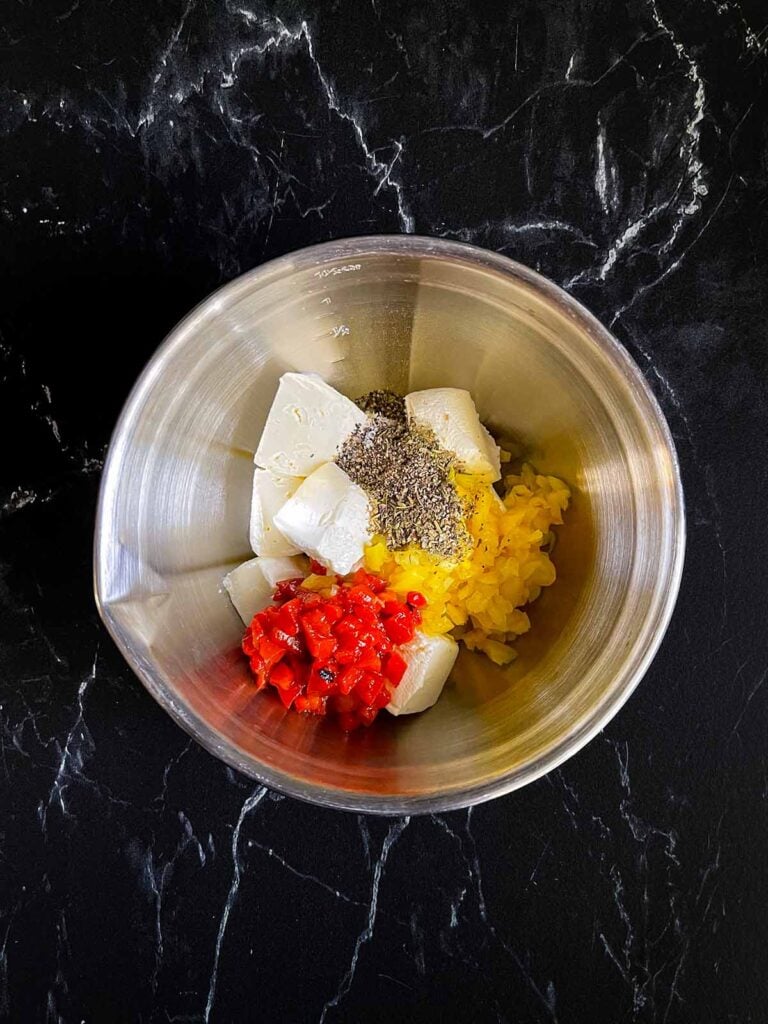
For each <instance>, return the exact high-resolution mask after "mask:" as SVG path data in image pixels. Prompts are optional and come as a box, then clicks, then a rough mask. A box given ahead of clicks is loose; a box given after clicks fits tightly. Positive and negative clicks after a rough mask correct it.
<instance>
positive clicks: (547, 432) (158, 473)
mask: <svg viewBox="0 0 768 1024" xmlns="http://www.w3.org/2000/svg"><path fill="white" fill-rule="evenodd" d="M286 370H312V371H316V372H318V373H320V374H322V376H323V377H324V378H325V379H326V380H327V381H328V382H329V383H331V384H332V385H333V386H334V387H337V388H339V389H340V390H341V391H343V392H345V393H346V394H347V395H349V396H351V397H356V396H357V395H360V394H363V393H364V392H366V391H369V390H371V389H373V388H392V389H393V390H396V391H400V392H406V391H409V390H415V389H418V388H425V387H433V386H457V387H462V388H468V389H469V390H470V391H471V392H472V394H473V396H474V398H475V401H476V403H477V406H478V409H479V411H480V414H481V417H482V418H483V420H484V421H485V422H486V424H487V425H488V426H489V427H490V428H491V429H492V430H493V431H494V433H495V434H496V435H497V436H498V437H500V438H502V439H504V440H505V441H507V442H508V443H510V444H514V445H515V446H516V450H517V451H519V452H520V453H521V454H522V455H523V456H524V457H525V458H526V459H527V460H530V461H531V462H532V463H533V464H534V465H535V466H536V468H537V469H538V470H539V471H541V472H544V473H551V474H554V475H558V476H561V477H563V478H564V479H565V480H566V481H567V482H568V483H569V485H570V486H571V488H572V491H573V504H572V507H571V509H570V511H569V512H568V514H567V519H566V525H565V526H564V527H561V528H560V532H559V539H558V544H557V547H556V550H555V553H554V561H555V563H556V566H557V571H558V581H557V583H556V584H555V586H553V587H552V588H550V589H549V590H545V591H544V593H543V595H542V597H541V598H540V599H539V600H538V601H537V602H535V604H534V605H533V606H532V607H531V609H530V614H531V619H532V623H533V628H532V630H531V632H530V633H529V634H528V635H527V636H526V637H524V638H522V639H521V640H520V641H519V644H518V650H519V659H518V660H517V662H515V663H514V665H513V666H511V667H510V668H509V669H507V670H501V669H498V668H495V667H494V666H493V665H492V664H491V663H490V662H488V661H487V660H486V659H485V658H484V657H482V656H480V655H475V654H470V653H469V652H466V651H462V654H461V656H460V659H459V661H458V663H457V666H456V669H455V671H454V674H453V677H452V681H451V682H450V683H449V685H448V687H447V688H446V690H445V692H444V694H443V696H442V697H441V699H440V701H439V702H438V704H437V705H436V706H435V707H434V708H433V709H432V710H431V711H429V712H428V713H425V714H422V715H416V716H413V717H410V718H403V719H399V720H394V719H390V718H389V716H387V715H382V716H380V718H379V720H377V722H376V724H375V725H374V727H373V728H372V729H369V730H362V731H359V732H358V733H355V734H352V735H350V736H346V735H345V734H344V733H342V732H340V731H339V730H338V729H337V728H336V727H335V726H334V725H333V724H332V723H330V722H326V721H324V720H321V719H314V718H310V717H304V716H299V715H296V714H294V713H286V712H285V711H284V710H283V708H282V706H281V705H280V704H279V702H278V701H277V700H276V699H273V697H272V695H270V694H259V695H254V693H253V690H252V687H251V686H250V684H249V678H248V674H247V671H246V664H245V661H244V659H243V658H242V657H241V656H240V654H239V641H240V638H241V635H242V631H243V628H242V624H241V622H240V620H239V618H238V616H237V615H236V613H235V611H234V609H233V608H232V607H231V605H230V603H229V600H228V598H227V596H226V594H225V592H224V591H223V589H222V586H221V581H222V577H223V576H224V574H225V573H226V572H227V571H229V570H230V569H231V568H233V567H234V566H235V565H237V564H238V563H239V562H241V561H244V560H245V559H246V558H249V557H252V554H251V552H250V548H249V544H248V519H249V503H250V489H251V479H252V472H253V463H252V455H253V451H254V449H255V447H256V445H257V443H258V439H259V436H260V432H261V429H262V427H263V424H264V421H265V418H266V414H267V411H268V409H269V406H270V404H271V401H272V398H273V395H274V392H275V388H276V385H277V380H278V378H279V376H280V375H281V374H282V373H283V372H285V371H286ZM681 545H682V536H681V499H680V490H679V480H678V475H677V468H676V463H675V457H674V451H673V449H672V446H671V441H670V439H669V435H668V432H667V430H666V426H665V424H664V422H663V418H662V417H661V413H660V412H659V410H658V407H657V406H656V404H655V402H654V401H653V399H652V397H651V396H650V394H649V392H648V390H647V388H646V387H645V385H644V383H643V381H642V378H641V376H640V374H639V373H638V371H637V370H636V368H635V367H634V365H633V364H631V363H630V361H629V360H628V358H627V357H626V355H625V354H624V352H623V350H622V349H620V348H619V347H618V345H617V344H616V343H615V342H614V341H613V340H612V339H611V337H610V336H609V335H608V334H607V332H605V331H604V329H602V328H601V327H600V326H599V325H598V324H597V323H596V322H595V321H594V320H593V319H592V318H591V317H590V316H589V315H588V314H587V313H586V312H585V311H583V310H581V309H580V307H578V306H577V305H576V304H575V303H573V302H572V301H571V300H569V299H568V298H567V297H566V296H565V295H564V294H563V293H562V292H560V291H559V290H558V289H556V288H554V286H551V285H549V284H548V283H547V282H545V281H543V280H542V279H541V278H539V277H537V275H535V274H533V273H531V272H529V271H526V270H525V269H524V268H520V267H518V266H517V265H515V264H512V263H510V261H507V260H504V259H503V258H500V257H496V256H493V255H492V254H489V253H485V252H482V251H481V250H475V249H472V248H470V247H466V246H460V245H453V244H451V243H435V242H434V241H431V240H426V239H423V240H419V239H386V238H381V239H372V240H351V241H349V242H344V243H335V244H332V245H329V246H320V247H317V248H316V249H314V250H305V251H304V252H302V253H299V254H297V255H296V256H294V257H289V258H285V259H283V260H278V261H275V263H273V264H270V265H268V266H267V267H264V268H261V269H260V270H259V271H257V272H254V273H253V274H250V275H246V276H245V277H243V278H240V279H238V280H237V281H235V282H233V283H232V284H231V285H229V286H227V287H226V288H225V289H222V290H221V291H220V292H218V293H216V294H215V295H214V296H212V297H211V298H210V299H208V300H206V302H205V303H203V305H202V306H201V307H199V308H198V309H197V310H195V311H194V312H193V313H192V314H191V315H190V316H189V317H188V318H187V319H186V320H185V321H184V322H183V323H182V324H180V325H179V327H178V328H176V330H175V331H174V332H173V334H172V335H171V337H170V338H169V339H168V340H167V342H166V343H165V345H164V346H163V347H162V348H161V349H160V350H159V351H158V353H157V355H156V356H155V357H154V359H153V361H152V362H151V363H150V364H149V366H148V367H147V370H146V371H145V373H144V375H143V376H142V378H141V379H140V381H139V383H138V385H137V387H136V389H135V390H134V393H133V395H132V396H131V399H130V400H129V403H128V405H127V406H126V410H125V411H124V414H123V417H122V418H121V421H120V424H119V425H118V429H117V431H116V434H115V437H114V439H113V444H112V447H111V450H110V456H109V460H108V465H107V467H106V470H105V477H104V481H103V485H102V499H101V508H100V516H99V524H98V528H97V544H96V586H97V594H98V598H99V603H100V606H101V610H102V614H103V615H104V618H105V621H106V622H107V625H108V626H109V628H110V630H111V631H112V633H113V635H114V636H115V638H116V639H117V641H118V643H119V644H120V646H121V647H122V649H123V651H124V652H125V653H126V656H127V657H128V659H129V661H130V662H131V663H132V664H133V666H134V668H136V670H137V671H138V673H139V675H140V676H141V677H142V679H143V680H144V682H145V683H146V685H147V686H148V687H149V689H150V690H151V692H152V693H153V694H154V695H155V696H156V697H157V698H158V700H160V701H161V703H163V704H164V706H166V707H167V708H168V709H169V710H170V711H171V713H172V714H174V716H175V717H176V718H177V720H179V721H180V722H181V723H182V724H183V725H184V726H185V727H186V728H187V729H189V730H190V731H191V732H192V733H193V734H194V735H196V736H197V737H198V738H199V739H200V740H201V741H202V742H203V743H204V744H205V745H206V746H208V747H209V748H210V749H211V750H213V751H214V752H216V753H217V754H219V755H220V756H222V757H224V758H225V759H226V760H228V761H229V762H230V763H232V764H234V765H236V766H237V767H238V768H240V769H242V770H244V771H246V772H249V773H251V774H253V775H256V776H258V777H261V778H263V779H264V780H265V781H267V782H269V783H271V784H272V785H276V786H278V787H280V788H283V789H285V790H288V791H290V792H292V793H294V794H297V795H300V796H306V797H309V798H311V799H314V800H318V801H321V802H328V803H333V804H336V805H339V806H347V807H362V808H366V809H369V810H407V809H409V808H412V809H418V808H420V807H426V806H429V807H435V806H454V805H460V804H466V803H469V802H471V801H472V800H476V799H482V798H483V797H485V796H488V795H492V794H493V793H495V792H497V791H500V789H509V788H513V787H514V786H516V785H520V784H522V783H523V782H525V781H528V780H529V779H530V778H532V777H535V776H536V775H538V774H541V773H542V772H543V771H544V770H546V769H548V768H549V767H552V765H553V764H555V763H557V762H558V761H559V760H562V759H563V758H564V757H565V756H567V755H568V753H570V752H572V751H573V750H575V749H577V748H578V746H580V745H581V743H582V742H584V741H585V740H586V739H587V738H588V737H589V735H591V734H592V733H593V732H594V731H596V729H597V728H599V727H600V726H601V725H602V724H603V723H604V721H605V720H606V719H607V718H608V717H610V715H611V714H612V713H613V712H614V711H615V710H616V708H618V707H619V706H620V704H621V703H622V702H623V700H624V699H625V698H626V696H627V695H628V693H629V692H630V691H631V689H632V687H633V686H634V684H635V682H636V681H637V678H638V677H639V674H640V673H641V672H642V671H643V669H644V667H645V665H646V663H647V661H648V659H649V657H650V656H651V654H652V652H653V650H654V649H655V645H656V644H657V643H658V640H659V639H660V635H661V633H662V632H663V628H664V626H665V624H666V618H667V616H668V613H669V610H670V608H671V602H672V600H673V599H674V592H675V590H676V585H677V576H678V575H679V567H680V556H681Z"/></svg>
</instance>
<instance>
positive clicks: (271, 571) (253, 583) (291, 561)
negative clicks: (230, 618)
mask: <svg viewBox="0 0 768 1024" xmlns="http://www.w3.org/2000/svg"><path fill="white" fill-rule="evenodd" d="M306 575H307V570H306V565H305V559H303V558H252V559H250V561H248V562H243V564H242V565H238V567H237V568H236V569H233V570H232V572H231V573H229V574H228V575H227V576H225V577H224V587H225V589H226V591H227V593H228V594H229V596H230V599H231V601H232V604H233V605H234V606H235V609H236V610H237V614H238V615H239V616H240V618H241V619H242V620H243V622H244V623H245V624H246V626H247V625H248V624H249V623H250V621H251V619H252V618H253V616H254V615H255V614H256V612H260V611H261V610H262V609H263V608H266V607H267V605H268V604H271V603H272V593H273V591H274V589H275V587H276V586H277V584H278V583H279V582H280V580H290V579H294V578H295V577H296V576H306Z"/></svg>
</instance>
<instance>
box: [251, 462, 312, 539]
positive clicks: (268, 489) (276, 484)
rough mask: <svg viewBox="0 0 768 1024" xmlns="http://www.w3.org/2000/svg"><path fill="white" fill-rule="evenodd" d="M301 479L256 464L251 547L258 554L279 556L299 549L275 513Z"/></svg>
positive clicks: (252, 501)
mask: <svg viewBox="0 0 768 1024" xmlns="http://www.w3.org/2000/svg"><path fill="white" fill-rule="evenodd" d="M300 483H301V480H300V479H299V478H298V477H295V476H278V475H277V473H271V472H270V471H269V470H268V469H259V468H258V467H257V469H256V471H255V472H254V474H253V497H252V499H251V547H252V548H253V550H254V551H255V552H256V554H257V555H266V556H267V557H278V556H280V555H297V554H298V553H299V551H300V549H299V548H297V547H296V545H295V544H293V543H292V542H291V541H289V540H288V538H287V537H284V536H283V534H282V533H280V531H279V530H278V528H277V527H276V526H275V516H276V514H277V513H278V512H279V511H280V509H281V508H282V507H283V505H284V504H285V503H286V501H288V499H289V498H290V497H291V495H292V494H293V493H294V491H295V490H296V488H297V487H298V486H299V484H300Z"/></svg>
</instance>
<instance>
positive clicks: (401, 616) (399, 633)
mask: <svg viewBox="0 0 768 1024" xmlns="http://www.w3.org/2000/svg"><path fill="white" fill-rule="evenodd" d="M384 629H385V630H386V631H387V636H388V637H389V639H390V640H391V641H392V643H393V644H407V643H408V641H409V640H413V634H414V626H413V622H412V620H411V617H410V616H409V615H407V614H406V613H404V612H397V613H396V614H394V615H389V616H388V617H387V618H386V619H384Z"/></svg>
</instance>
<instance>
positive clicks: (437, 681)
mask: <svg viewBox="0 0 768 1024" xmlns="http://www.w3.org/2000/svg"><path fill="white" fill-rule="evenodd" d="M401 653H402V655H403V657H404V658H405V660H406V661H407V663H408V668H407V669H406V670H405V674H404V675H403V678H402V679H401V680H400V684H399V685H398V686H397V687H395V688H394V689H393V690H392V700H391V701H390V702H389V704H387V711H389V712H390V713H391V714H393V715H412V714H414V713H415V712H417V711H426V710H427V708H431V707H432V705H433V704H434V703H435V701H436V700H437V698H438V697H439V696H440V694H441V693H442V690H443V687H444V686H445V681H446V680H447V678H448V676H449V675H450V674H451V669H452V668H453V665H454V662H455V661H456V656H457V655H458V653H459V645H458V644H457V643H456V641H455V640H452V639H451V638H450V637H449V636H427V635H426V634H425V633H421V632H417V633H416V636H414V638H413V640H411V641H410V643H407V644H405V645H404V646H403V647H402V648H401Z"/></svg>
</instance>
